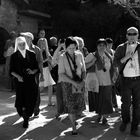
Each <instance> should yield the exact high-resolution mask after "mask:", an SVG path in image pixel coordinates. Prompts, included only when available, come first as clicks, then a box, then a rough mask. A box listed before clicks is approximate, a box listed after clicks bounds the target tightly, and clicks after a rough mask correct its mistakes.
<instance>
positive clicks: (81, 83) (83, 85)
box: [79, 80, 85, 88]
mask: <svg viewBox="0 0 140 140" xmlns="http://www.w3.org/2000/svg"><path fill="white" fill-rule="evenodd" d="M79 87H80V88H83V87H85V81H84V80H83V81H82V82H80V83H79Z"/></svg>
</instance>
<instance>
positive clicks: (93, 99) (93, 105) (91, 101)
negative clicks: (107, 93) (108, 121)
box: [88, 91, 99, 112]
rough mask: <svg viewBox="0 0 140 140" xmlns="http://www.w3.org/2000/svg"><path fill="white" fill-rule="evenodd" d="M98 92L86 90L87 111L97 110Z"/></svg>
mask: <svg viewBox="0 0 140 140" xmlns="http://www.w3.org/2000/svg"><path fill="white" fill-rule="evenodd" d="M98 94H99V93H96V92H92V91H88V105H89V112H92V111H97V108H98V96H99V95H98Z"/></svg>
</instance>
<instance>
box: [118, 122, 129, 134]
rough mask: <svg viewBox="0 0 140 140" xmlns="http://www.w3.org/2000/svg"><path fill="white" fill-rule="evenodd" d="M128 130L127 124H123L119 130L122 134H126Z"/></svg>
mask: <svg viewBox="0 0 140 140" xmlns="http://www.w3.org/2000/svg"><path fill="white" fill-rule="evenodd" d="M126 128H127V124H126V123H123V122H122V123H121V125H120V127H119V130H120V131H121V132H124V131H125V130H126Z"/></svg>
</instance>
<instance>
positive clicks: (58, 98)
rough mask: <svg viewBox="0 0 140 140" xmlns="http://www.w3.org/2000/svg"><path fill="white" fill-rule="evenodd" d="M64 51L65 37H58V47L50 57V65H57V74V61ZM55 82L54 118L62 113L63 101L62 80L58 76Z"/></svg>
mask: <svg viewBox="0 0 140 140" xmlns="http://www.w3.org/2000/svg"><path fill="white" fill-rule="evenodd" d="M64 52H65V39H59V41H58V47H57V49H56V50H55V52H54V54H53V57H52V67H53V68H54V67H57V74H58V61H59V58H60V55H61V54H63V53H64ZM57 79H58V80H57V82H56V103H57V112H56V115H55V117H56V119H58V118H59V116H60V115H61V114H62V113H64V103H63V91H62V82H61V81H59V76H58V78H57Z"/></svg>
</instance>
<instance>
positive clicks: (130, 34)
mask: <svg viewBox="0 0 140 140" xmlns="http://www.w3.org/2000/svg"><path fill="white" fill-rule="evenodd" d="M127 35H128V36H136V35H137V33H127Z"/></svg>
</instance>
